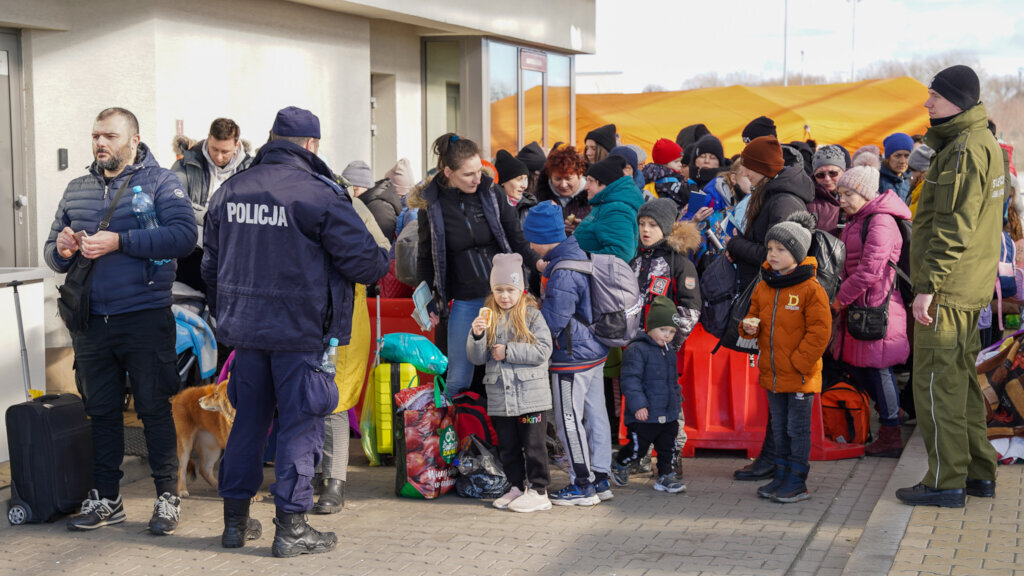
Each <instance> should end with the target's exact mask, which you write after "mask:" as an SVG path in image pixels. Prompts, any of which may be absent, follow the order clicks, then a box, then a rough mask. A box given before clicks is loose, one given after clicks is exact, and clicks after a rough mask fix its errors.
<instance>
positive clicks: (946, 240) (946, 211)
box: [896, 66, 1006, 508]
mask: <svg viewBox="0 0 1024 576" xmlns="http://www.w3.org/2000/svg"><path fill="white" fill-rule="evenodd" d="M980 92H981V90H980V83H979V82H978V76H977V74H975V73H974V71H973V70H971V69H970V68H968V67H967V66H952V67H950V68H947V69H945V70H943V71H942V72H939V73H938V74H937V75H936V76H935V78H934V79H933V80H932V82H931V85H930V86H929V87H928V100H927V101H926V102H925V104H924V106H925V108H927V109H928V115H929V117H930V118H931V128H929V129H928V133H927V134H926V135H925V143H926V144H927V145H928V146H930V147H932V149H934V150H935V156H934V157H933V158H932V161H931V165H930V166H929V168H928V172H927V173H926V175H925V183H924V187H923V188H922V190H921V199H920V203H919V204H918V208H917V214H916V215H915V218H914V232H913V236H912V237H911V242H910V262H911V277H912V278H911V279H912V281H913V284H914V292H915V293H916V294H917V296H916V297H915V298H914V319H915V320H916V321H917V325H916V326H915V327H914V384H913V385H914V404H915V407H916V409H917V424H918V426H920V427H921V433H922V435H923V436H924V442H925V446H926V448H927V451H928V472H927V473H926V474H925V476H924V478H923V479H922V480H921V483H919V484H917V485H916V486H913V487H910V488H901V489H899V490H897V491H896V497H897V498H899V499H900V500H901V501H902V502H904V503H905V504H910V505H929V506H944V507H950V508H960V507H963V505H964V500H965V493H966V494H967V495H970V496H981V497H992V496H993V495H994V494H995V478H996V453H995V450H993V448H992V445H991V444H989V442H988V438H987V437H986V427H985V404H984V400H983V399H982V396H981V389H980V388H979V387H978V381H977V380H978V378H977V373H976V372H975V369H974V363H975V359H976V358H977V356H978V352H979V351H980V348H981V342H980V339H979V335H978V317H979V315H980V313H981V310H982V308H984V307H985V306H986V305H988V303H989V302H990V301H991V300H992V293H993V288H994V285H995V279H996V265H997V263H998V261H999V243H1000V231H1001V230H1002V224H1003V219H1002V210H1003V195H1004V190H1005V188H1006V176H1005V173H1004V171H1003V155H1002V151H1001V149H1000V147H999V145H998V144H997V143H996V140H995V138H994V137H993V136H992V133H991V132H990V131H989V130H988V114H987V112H986V111H985V106H984V105H983V104H981V103H980V102H979V96H980Z"/></svg>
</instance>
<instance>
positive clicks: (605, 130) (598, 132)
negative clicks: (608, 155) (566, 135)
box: [584, 124, 615, 152]
mask: <svg viewBox="0 0 1024 576" xmlns="http://www.w3.org/2000/svg"><path fill="white" fill-rule="evenodd" d="M584 140H593V141H594V142H597V145H598V146H600V147H602V148H604V150H605V152H608V151H610V150H611V149H612V148H615V124H605V125H604V126H601V127H600V128H594V129H593V130H591V131H590V132H587V137H586V138H585V139H584Z"/></svg>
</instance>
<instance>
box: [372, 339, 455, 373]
mask: <svg viewBox="0 0 1024 576" xmlns="http://www.w3.org/2000/svg"><path fill="white" fill-rule="evenodd" d="M380 357H381V358H383V359H384V360H386V361H388V362H407V363H409V364H412V365H413V366H415V367H416V369H417V370H419V371H420V372H426V373H427V374H434V375H438V374H444V372H445V370H447V369H448V357H447V356H445V355H444V354H442V353H441V351H440V350H438V348H437V346H435V345H434V343H433V342H431V341H430V340H428V339H427V338H425V337H423V336H420V335H419V334H407V333H405V332H396V333H394V334H385V335H384V337H383V338H381V346H380Z"/></svg>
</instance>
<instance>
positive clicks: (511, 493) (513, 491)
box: [491, 486, 523, 510]
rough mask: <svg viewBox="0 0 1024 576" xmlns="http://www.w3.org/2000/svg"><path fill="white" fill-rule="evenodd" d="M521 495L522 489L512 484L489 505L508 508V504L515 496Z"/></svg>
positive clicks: (499, 508) (501, 508)
mask: <svg viewBox="0 0 1024 576" xmlns="http://www.w3.org/2000/svg"><path fill="white" fill-rule="evenodd" d="M522 495H523V491H522V490H520V489H519V486H513V487H511V488H509V490H508V492H505V494H504V495H503V496H502V497H501V498H498V499H497V500H495V501H494V502H492V503H491V506H494V507H495V508H497V509H498V510H505V509H507V508H508V506H509V504H511V503H512V502H514V501H515V500H516V499H517V498H519V497H520V496H522Z"/></svg>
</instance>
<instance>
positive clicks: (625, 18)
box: [576, 0, 1024, 92]
mask: <svg viewBox="0 0 1024 576" xmlns="http://www.w3.org/2000/svg"><path fill="white" fill-rule="evenodd" d="M596 2H597V54H596V55H593V56H579V57H577V59H576V62H577V71H578V72H622V75H621V78H620V79H619V82H618V83H617V84H618V85H619V86H620V87H621V89H622V90H623V91H626V92H638V91H640V90H641V89H643V87H644V86H646V85H648V84H657V85H660V86H662V87H664V88H665V89H668V90H678V89H679V88H680V86H681V85H682V84H683V82H684V81H686V80H687V79H689V78H692V77H694V76H696V75H699V74H705V73H714V72H717V73H719V74H721V75H725V74H728V73H733V72H738V73H747V74H752V75H757V76H763V77H764V78H766V79H767V78H772V77H776V78H777V77H781V76H782V59H783V33H782V32H783V12H784V11H783V5H784V0H715V1H710V0H702V1H691V0H633V1H631V2H623V1H622V0H596ZM856 10H857V19H856V52H855V54H854V58H855V64H856V66H857V68H858V69H859V68H861V67H864V66H867V65H870V64H871V63H873V62H877V61H884V60H893V59H900V60H909V59H913V58H921V57H927V56H933V55H937V54H941V53H944V52H948V51H951V50H960V51H968V52H970V53H973V54H974V55H975V56H976V58H977V60H978V62H980V65H981V67H982V68H983V69H984V70H985V71H987V72H989V73H991V74H1000V75H1003V74H1010V75H1017V74H1018V73H1019V72H1020V71H1021V68H1020V67H1022V66H1024V58H1022V57H1021V56H1022V55H1024V2H1021V1H1019V0H994V1H985V2H982V1H973V2H972V1H965V0H916V1H908V0H860V1H859V2H858V4H857V8H856ZM851 17H852V4H851V2H850V0H789V34H788V37H789V43H788V51H787V52H788V69H789V72H790V74H799V73H800V71H801V67H803V70H804V71H805V72H806V73H807V74H808V75H820V76H825V77H826V78H827V79H828V80H830V81H835V82H845V81H849V78H850V63H851V49H850V40H851V28H852V27H851V21H852V20H851ZM801 50H803V52H804V57H803V64H802V65H801V55H800V51H801Z"/></svg>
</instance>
